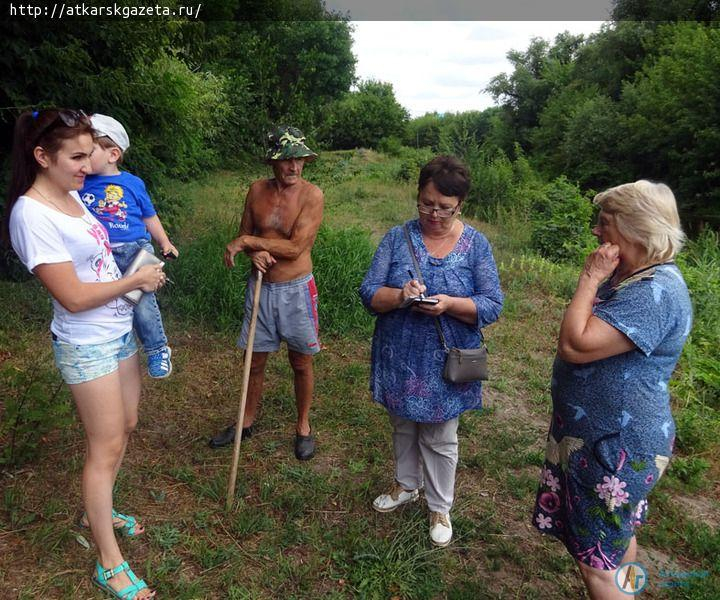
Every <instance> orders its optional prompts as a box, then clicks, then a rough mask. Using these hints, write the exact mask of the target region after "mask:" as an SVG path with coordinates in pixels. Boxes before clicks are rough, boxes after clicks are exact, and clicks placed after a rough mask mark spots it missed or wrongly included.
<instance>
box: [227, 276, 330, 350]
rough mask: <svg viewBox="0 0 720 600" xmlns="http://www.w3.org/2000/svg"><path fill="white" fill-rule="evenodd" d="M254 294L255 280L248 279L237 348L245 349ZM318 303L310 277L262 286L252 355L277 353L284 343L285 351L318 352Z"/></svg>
mask: <svg viewBox="0 0 720 600" xmlns="http://www.w3.org/2000/svg"><path fill="white" fill-rule="evenodd" d="M254 292H255V277H250V279H249V280H248V285H247V290H246V292H245V318H244V320H243V326H242V332H241V333H240V338H239V339H238V346H239V347H240V348H246V347H247V338H248V331H249V330H250V317H251V315H252V306H253V294H254ZM317 303H318V293H317V287H315V278H314V277H313V276H312V273H310V274H309V275H305V276H303V277H300V278H299V279H293V280H292V281H280V282H277V283H266V282H263V284H262V288H261V289H260V306H259V307H258V317H257V325H256V326H255V342H254V344H253V351H254V352H276V351H277V350H279V349H280V342H281V341H283V340H285V342H287V345H288V348H290V349H291V350H295V351H296V352H299V353H301V354H316V353H318V352H320V341H319V339H318V313H317Z"/></svg>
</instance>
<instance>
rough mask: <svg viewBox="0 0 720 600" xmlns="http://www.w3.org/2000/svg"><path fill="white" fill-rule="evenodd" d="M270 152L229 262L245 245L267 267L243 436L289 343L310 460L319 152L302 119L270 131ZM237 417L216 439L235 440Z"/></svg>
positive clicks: (301, 447)
mask: <svg viewBox="0 0 720 600" xmlns="http://www.w3.org/2000/svg"><path fill="white" fill-rule="evenodd" d="M268 137H269V141H270V149H269V150H268V152H267V154H266V156H265V160H266V162H268V163H269V164H270V165H271V167H272V170H273V174H274V175H275V176H274V177H273V178H272V179H260V180H258V181H256V182H254V183H253V184H252V185H251V186H250V190H249V191H248V195H247V198H246V200H245V210H244V212H243V216H242V221H241V222H240V232H239V236H238V237H237V238H235V239H234V240H233V241H232V242H230V243H229V244H228V245H227V248H226V250H225V264H226V265H227V266H228V267H233V266H235V255H236V254H237V253H238V252H245V253H246V254H247V255H248V256H249V257H250V259H251V260H252V263H253V266H254V267H255V268H256V269H257V270H258V271H261V272H262V273H263V274H264V275H263V285H262V288H261V290H260V307H259V310H258V318H257V326H256V330H255V342H254V346H253V356H252V363H251V368H250V381H249V386H248V396H247V402H246V407H245V420H244V422H243V429H242V436H243V439H245V438H249V437H250V436H251V435H252V433H253V424H254V422H255V417H256V415H257V411H258V405H259V403H260V397H261V396H262V390H263V381H264V378H265V365H266V363H267V357H268V352H275V351H277V350H278V349H279V348H280V341H281V340H285V342H287V346H288V359H289V360H290V366H291V367H292V370H293V374H294V383H295V402H296V404H297V426H296V429H295V456H296V458H297V459H298V460H308V459H310V458H312V457H313V454H314V453H315V440H314V438H313V436H312V435H311V433H310V404H311V403H312V396H313V387H314V379H313V365H312V357H313V354H316V353H317V352H319V351H320V342H319V340H318V319H317V288H316V287H315V280H314V279H313V276H312V260H311V258H310V250H311V249H312V246H313V244H314V243H315V237H316V236H317V232H318V228H319V227H320V221H322V212H323V194H322V191H321V190H320V188H318V187H317V186H315V185H313V184H312V183H309V182H308V181H305V180H304V179H303V178H302V170H303V166H304V165H305V162H306V161H311V160H314V159H315V158H316V157H317V154H315V153H314V152H313V151H312V150H310V148H308V147H307V146H306V145H305V137H304V136H303V134H302V132H301V131H300V130H299V129H296V128H294V127H278V128H277V129H276V130H275V131H273V132H272V133H270V134H269V136H268ZM254 289H255V277H254V276H253V275H251V276H250V279H249V280H248V286H247V292H246V295H245V319H244V322H243V328H242V333H241V334H240V339H239V340H238V346H240V347H241V348H246V346H247V336H248V330H249V328H250V316H251V313H252V304H253V290H254ZM235 433H236V432H235V425H230V426H229V427H227V428H226V429H225V430H224V431H222V432H221V433H219V434H218V435H216V436H215V437H213V438H211V439H210V447H212V448H220V447H222V446H226V445H229V444H231V443H233V442H234V440H235Z"/></svg>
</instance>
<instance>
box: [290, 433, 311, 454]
mask: <svg viewBox="0 0 720 600" xmlns="http://www.w3.org/2000/svg"><path fill="white" fill-rule="evenodd" d="M313 456H315V438H314V437H313V436H312V435H300V434H299V433H296V434H295V458H297V459H298V460H310V459H311V458H312V457H313Z"/></svg>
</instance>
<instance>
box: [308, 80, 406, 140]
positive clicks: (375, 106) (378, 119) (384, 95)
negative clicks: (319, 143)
mask: <svg viewBox="0 0 720 600" xmlns="http://www.w3.org/2000/svg"><path fill="white" fill-rule="evenodd" d="M407 119H408V112H407V110H405V109H404V108H403V107H402V106H401V105H400V104H399V103H398V101H397V100H396V99H395V92H394V91H393V86H392V84H390V83H383V82H380V81H374V80H369V81H365V82H363V83H361V84H360V85H359V86H358V90H357V91H356V92H350V93H348V94H346V95H345V97H344V98H342V99H341V100H339V101H337V102H335V103H334V104H332V105H331V106H330V108H329V111H328V114H327V116H326V122H325V125H324V126H323V130H322V133H321V139H322V140H323V141H325V142H326V143H327V144H329V145H330V147H332V148H336V149H349V148H358V147H366V148H376V147H377V144H378V143H379V142H380V140H381V139H383V138H386V137H389V136H401V135H402V134H403V132H404V128H405V123H406V121H407Z"/></svg>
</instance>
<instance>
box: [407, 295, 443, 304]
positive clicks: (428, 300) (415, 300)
mask: <svg viewBox="0 0 720 600" xmlns="http://www.w3.org/2000/svg"><path fill="white" fill-rule="evenodd" d="M438 302H440V300H438V299H437V298H425V297H423V296H418V297H417V298H413V304H437V303H438Z"/></svg>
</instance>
